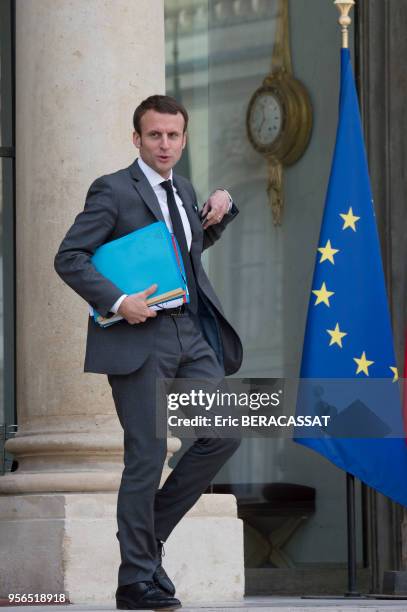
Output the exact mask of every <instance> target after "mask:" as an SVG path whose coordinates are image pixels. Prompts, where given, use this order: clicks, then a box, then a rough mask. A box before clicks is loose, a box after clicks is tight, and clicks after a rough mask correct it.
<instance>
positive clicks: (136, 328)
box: [55, 160, 242, 374]
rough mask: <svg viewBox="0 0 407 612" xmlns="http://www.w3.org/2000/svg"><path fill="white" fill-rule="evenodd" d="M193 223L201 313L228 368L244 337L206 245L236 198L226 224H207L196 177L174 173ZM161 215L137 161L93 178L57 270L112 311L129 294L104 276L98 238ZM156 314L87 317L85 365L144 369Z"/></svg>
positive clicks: (101, 369) (235, 363)
mask: <svg viewBox="0 0 407 612" xmlns="http://www.w3.org/2000/svg"><path fill="white" fill-rule="evenodd" d="M173 180H174V183H175V186H176V188H177V190H178V193H179V195H180V197H181V199H182V201H183V204H184V207H185V210H186V213H187V215H188V219H189V222H190V225H191V230H192V244H191V260H192V265H193V268H194V272H195V276H196V282H197V289H198V296H199V312H198V317H197V318H198V320H199V322H200V324H201V327H202V331H203V333H204V335H205V337H206V338H207V340H208V342H209V343H210V344H211V346H212V347H213V348H214V350H215V352H216V354H217V357H218V360H219V361H220V362H221V363H223V365H224V367H225V373H226V374H232V373H234V372H236V371H237V370H238V369H239V367H240V365H241V362H242V345H241V342H240V339H239V337H238V335H237V333H236V332H235V330H234V329H233V328H232V326H231V325H230V323H229V322H228V321H227V320H226V318H225V316H224V314H223V312H222V307H221V305H220V303H219V300H218V298H217V296H216V294H215V292H214V290H213V288H212V286H211V283H210V282H209V279H208V277H207V275H206V274H205V271H204V269H203V267H202V263H201V254H202V251H203V250H204V249H205V248H207V247H208V246H211V245H212V244H213V243H214V242H216V240H218V239H219V237H220V236H221V234H222V232H223V230H224V229H225V227H226V225H227V224H228V223H229V222H230V221H231V220H232V219H233V218H234V217H235V216H236V214H237V213H238V210H237V208H236V207H235V206H234V205H233V207H232V210H231V212H230V213H229V214H227V215H225V217H224V218H223V220H222V222H221V223H218V224H216V225H213V226H211V227H210V228H208V229H207V230H203V229H202V226H201V221H200V219H199V214H198V213H199V211H198V206H197V201H196V194H195V191H194V188H193V186H192V184H191V183H190V181H188V180H187V179H186V178H184V177H181V176H178V175H176V174H174V175H173ZM157 220H161V221H163V220H164V219H163V216H162V212H161V208H160V204H159V202H158V200H157V197H156V195H155V193H154V191H153V189H152V187H151V186H150V183H149V182H148V180H147V178H146V177H145V175H144V174H143V172H142V171H141V169H140V167H139V165H138V163H137V160H136V161H135V162H134V163H133V164H132V165H131V166H129V167H128V168H125V169H123V170H119V171H117V172H114V173H113V174H109V175H106V176H102V177H101V178H98V179H97V180H96V181H94V183H93V184H92V185H91V187H90V189H89V192H88V194H87V197H86V202H85V207H84V210H83V212H81V213H79V215H77V217H76V219H75V221H74V223H73V225H72V227H71V228H70V229H69V230H68V232H67V234H66V236H65V238H64V239H63V241H62V243H61V246H60V247H59V250H58V253H57V255H56V257H55V270H56V271H57V273H58V274H59V276H60V277H61V278H62V279H63V280H64V281H65V282H66V283H67V284H68V285H69V286H70V287H72V289H74V290H75V291H76V292H77V293H78V294H79V295H80V296H81V297H82V298H83V299H84V300H86V301H87V302H88V303H89V304H90V305H91V306H93V308H95V309H96V310H97V312H99V313H100V314H102V315H104V316H106V315H108V313H109V310H110V308H111V306H112V305H113V304H114V303H115V301H116V300H117V299H118V298H119V297H120V296H121V295H122V294H123V293H124V292H123V291H122V290H121V289H120V287H117V286H116V285H114V284H113V283H112V282H110V281H109V280H108V279H107V278H105V277H104V276H102V275H101V274H100V273H99V272H98V271H97V270H96V268H95V267H94V266H93V264H92V262H91V257H92V255H93V253H94V252H95V250H96V249H97V247H99V246H100V245H102V244H104V243H106V242H109V241H111V240H115V239H116V238H120V237H121V236H124V235H126V234H129V233H130V232H132V231H134V230H136V229H139V228H141V227H145V226H146V225H149V224H150V223H154V222H155V221H157ZM156 323H157V319H156V318H152V319H147V321H146V322H145V323H140V324H138V325H130V324H128V323H127V321H125V320H123V321H120V322H119V323H115V324H114V325H112V326H110V327H108V328H104V329H103V328H101V327H100V326H99V325H97V324H96V323H95V322H94V321H93V318H92V317H89V322H88V336H87V343H86V357H85V372H96V373H104V374H128V373H130V372H133V371H135V370H137V369H138V368H140V367H141V366H142V364H143V363H144V362H145V360H146V359H147V358H148V356H149V355H150V353H151V350H152V345H153V338H154V329H155V328H156Z"/></svg>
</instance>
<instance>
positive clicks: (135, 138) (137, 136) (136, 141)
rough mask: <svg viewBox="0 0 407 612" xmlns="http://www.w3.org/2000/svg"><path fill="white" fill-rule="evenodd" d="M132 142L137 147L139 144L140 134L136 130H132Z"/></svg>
mask: <svg viewBox="0 0 407 612" xmlns="http://www.w3.org/2000/svg"><path fill="white" fill-rule="evenodd" d="M133 144H134V146H135V147H137V148H138V149H139V148H140V146H141V135H140V134H139V133H138V132H136V131H134V132H133Z"/></svg>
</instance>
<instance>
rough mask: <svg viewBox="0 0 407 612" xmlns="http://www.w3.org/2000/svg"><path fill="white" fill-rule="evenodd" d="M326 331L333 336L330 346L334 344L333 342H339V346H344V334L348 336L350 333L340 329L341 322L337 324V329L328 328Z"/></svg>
mask: <svg viewBox="0 0 407 612" xmlns="http://www.w3.org/2000/svg"><path fill="white" fill-rule="evenodd" d="M326 331H327V332H328V334H329V335H330V336H331V341H330V343H329V346H332V345H333V344H337V345H338V346H340V347H341V348H342V338H343V337H344V336H347V335H348V334H347V332H342V331H341V330H340V329H339V323H337V324H336V327H335V329H327V330H326Z"/></svg>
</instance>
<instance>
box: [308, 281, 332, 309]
mask: <svg viewBox="0 0 407 612" xmlns="http://www.w3.org/2000/svg"><path fill="white" fill-rule="evenodd" d="M312 293H314V294H315V295H316V296H317V299H316V300H315V304H314V306H318V304H321V302H323V303H324V304H326V305H327V306H328V307H329V306H330V304H329V298H330V297H331V295H334V294H335V292H334V291H328V289H327V288H326V285H325V283H322V286H321V289H313V291H312Z"/></svg>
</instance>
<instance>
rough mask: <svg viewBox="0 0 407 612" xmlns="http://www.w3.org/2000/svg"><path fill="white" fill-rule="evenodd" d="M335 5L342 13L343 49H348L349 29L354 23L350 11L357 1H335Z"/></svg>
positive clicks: (340, 21)
mask: <svg viewBox="0 0 407 612" xmlns="http://www.w3.org/2000/svg"><path fill="white" fill-rule="evenodd" d="M335 4H336V6H337V7H338V11H339V12H340V14H341V15H340V17H339V23H340V25H341V28H342V49H348V47H349V33H348V27H349V26H350V24H351V23H352V19H351V18H350V17H349V11H350V10H351V8H352V7H353V5H354V4H355V0H335Z"/></svg>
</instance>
